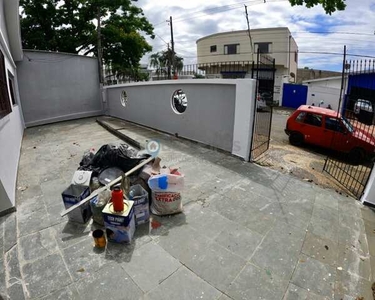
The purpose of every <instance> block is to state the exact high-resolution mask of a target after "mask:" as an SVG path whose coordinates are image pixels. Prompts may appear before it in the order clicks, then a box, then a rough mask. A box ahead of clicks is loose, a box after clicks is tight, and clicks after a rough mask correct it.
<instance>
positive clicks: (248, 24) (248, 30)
mask: <svg viewBox="0 0 375 300" xmlns="http://www.w3.org/2000/svg"><path fill="white" fill-rule="evenodd" d="M244 6H245V14H246V21H247V33H248V34H249V39H250V49H251V61H254V51H253V39H252V38H251V33H250V23H249V15H248V13H247V6H246V4H244Z"/></svg>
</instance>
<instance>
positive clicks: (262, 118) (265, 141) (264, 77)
mask: <svg viewBox="0 0 375 300" xmlns="http://www.w3.org/2000/svg"><path fill="white" fill-rule="evenodd" d="M275 72H276V69H275V59H274V58H272V57H270V56H269V55H267V54H263V53H260V52H259V51H258V53H257V60H256V64H255V63H254V62H253V68H252V78H254V79H256V89H255V102H254V119H253V120H254V124H253V135H252V142H251V148H250V149H251V150H250V160H252V161H253V160H256V159H257V158H258V157H259V156H261V155H262V154H263V153H264V152H266V151H267V150H268V148H269V144H270V138H271V125H272V106H273V98H274V86H275Z"/></svg>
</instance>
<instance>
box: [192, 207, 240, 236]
mask: <svg viewBox="0 0 375 300" xmlns="http://www.w3.org/2000/svg"><path fill="white" fill-rule="evenodd" d="M189 224H190V226H191V227H193V228H195V229H196V230H199V231H200V232H201V233H202V234H204V235H205V236H206V237H208V238H210V239H215V238H216V237H217V236H218V235H219V233H220V232H221V231H222V229H223V228H231V227H232V228H233V226H234V225H235V223H233V222H232V221H230V220H228V219H227V218H225V217H223V216H222V215H220V214H218V213H216V212H214V211H212V210H210V209H207V208H202V209H201V210H200V211H198V212H196V213H195V214H193V216H192V217H191V218H190V222H189ZM202 228H204V230H202Z"/></svg>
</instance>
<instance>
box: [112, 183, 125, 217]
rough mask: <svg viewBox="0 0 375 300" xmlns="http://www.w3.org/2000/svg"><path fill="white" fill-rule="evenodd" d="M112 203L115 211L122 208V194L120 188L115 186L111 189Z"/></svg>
mask: <svg viewBox="0 0 375 300" xmlns="http://www.w3.org/2000/svg"><path fill="white" fill-rule="evenodd" d="M112 203H113V209H114V210H115V211H123V210H124V194H123V192H122V189H121V188H119V187H115V188H114V189H113V190H112Z"/></svg>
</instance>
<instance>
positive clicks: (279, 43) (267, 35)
mask: <svg viewBox="0 0 375 300" xmlns="http://www.w3.org/2000/svg"><path fill="white" fill-rule="evenodd" d="M251 36H252V41H253V44H254V43H262V42H270V43H272V46H271V53H270V55H271V56H272V57H273V58H275V63H276V65H280V66H283V67H285V68H288V67H289V61H288V54H287V53H288V51H289V50H291V51H297V50H298V48H297V44H296V43H295V42H294V39H293V38H291V43H290V46H291V47H290V49H289V36H290V32H289V30H288V28H286V27H285V28H266V29H254V30H251ZM227 44H240V50H239V54H232V55H224V45H227ZM214 45H216V46H217V51H216V52H213V53H211V52H210V47H211V46H214ZM251 50H252V49H251V46H250V41H249V36H248V32H247V30H242V31H235V32H223V33H218V34H213V35H211V36H207V37H203V38H201V39H199V40H198V41H197V55H198V63H199V64H203V63H215V62H226V61H251V60H252V58H254V60H256V54H254V56H252V55H251ZM253 51H255V49H254V47H253ZM291 57H293V59H292V60H291V64H290V67H291V70H292V72H294V73H296V72H297V66H296V64H295V65H294V64H292V61H294V53H291ZM292 68H293V69H292ZM294 69H295V70H294Z"/></svg>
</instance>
